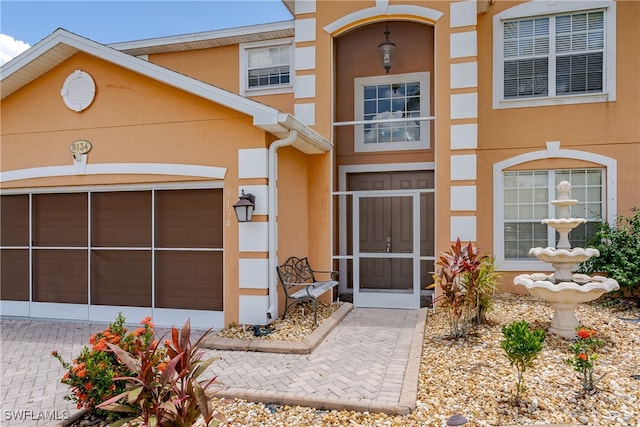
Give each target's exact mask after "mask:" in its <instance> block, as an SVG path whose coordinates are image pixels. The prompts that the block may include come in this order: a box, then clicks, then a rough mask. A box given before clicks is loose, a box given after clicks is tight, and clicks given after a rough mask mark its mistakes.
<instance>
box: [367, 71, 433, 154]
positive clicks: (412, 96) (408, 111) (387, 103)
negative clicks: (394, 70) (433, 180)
mask: <svg viewBox="0 0 640 427" xmlns="http://www.w3.org/2000/svg"><path fill="white" fill-rule="evenodd" d="M354 87H355V94H354V99H355V119H356V125H355V126H354V129H355V135H354V138H355V151H357V152H358V151H360V152H363V151H389V150H415V149H427V148H429V139H430V127H429V117H428V116H429V102H430V101H429V100H430V97H429V73H427V72H421V73H408V74H394V75H385V76H374V77H362V78H356V79H355V81H354Z"/></svg>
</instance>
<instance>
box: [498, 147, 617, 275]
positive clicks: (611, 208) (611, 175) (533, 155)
mask: <svg viewBox="0 0 640 427" xmlns="http://www.w3.org/2000/svg"><path fill="white" fill-rule="evenodd" d="M546 145H547V149H546V150H540V151H532V152H529V153H525V154H520V155H518V156H514V157H511V158H508V159H505V160H502V161H500V162H497V163H494V165H493V235H494V240H493V253H494V254H495V257H496V264H497V265H498V268H499V270H502V271H548V270H549V268H550V267H549V264H547V263H544V262H542V261H536V260H531V261H508V260H505V257H504V187H503V180H502V174H503V171H504V170H505V169H508V168H510V167H512V166H515V165H519V164H522V163H527V162H532V161H535V160H541V159H553V158H560V159H575V160H583V161H586V162H591V163H596V164H599V165H602V166H604V168H605V183H604V185H606V188H605V191H606V195H607V198H606V200H603V202H605V204H606V218H604V219H605V220H606V221H608V222H609V223H610V224H615V222H616V217H617V212H618V210H617V198H618V193H617V182H618V166H617V165H618V162H617V160H616V159H614V158H611V157H607V156H603V155H600V154H595V153H589V152H586V151H578V150H563V149H560V142H557V141H553V142H547V144H546Z"/></svg>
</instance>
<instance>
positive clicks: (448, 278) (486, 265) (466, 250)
mask: <svg viewBox="0 0 640 427" xmlns="http://www.w3.org/2000/svg"><path fill="white" fill-rule="evenodd" d="M436 266H437V267H438V271H437V273H436V274H435V275H434V280H435V283H436V284H437V285H438V286H440V289H441V290H442V293H441V294H440V296H439V297H438V298H436V301H435V302H436V303H440V304H441V305H442V306H443V307H444V308H445V309H446V310H447V311H448V315H449V328H450V336H451V337H452V338H456V339H457V338H463V337H465V336H466V335H467V333H468V331H469V329H470V328H471V326H472V325H473V323H474V322H477V323H480V322H483V321H484V320H485V314H486V312H487V310H489V309H490V308H491V303H492V299H493V296H494V293H495V290H496V287H497V282H498V278H499V276H498V273H497V272H496V269H495V264H494V259H493V257H491V256H489V255H480V253H479V251H478V249H477V248H476V247H475V246H474V245H473V244H472V243H471V242H469V243H468V244H467V245H463V244H462V242H461V241H460V239H457V240H456V242H455V243H454V244H453V245H451V247H450V248H449V250H448V251H446V252H444V253H442V254H441V256H440V258H439V260H438V261H437V262H436Z"/></svg>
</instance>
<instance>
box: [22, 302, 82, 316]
mask: <svg viewBox="0 0 640 427" xmlns="http://www.w3.org/2000/svg"><path fill="white" fill-rule="evenodd" d="M30 308H31V317H42V318H45V319H72V320H88V319H89V306H88V305H87V304H66V303H54V302H36V301H33V302H32V303H31V307H30Z"/></svg>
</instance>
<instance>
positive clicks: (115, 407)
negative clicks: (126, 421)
mask: <svg viewBox="0 0 640 427" xmlns="http://www.w3.org/2000/svg"><path fill="white" fill-rule="evenodd" d="M97 407H99V408H100V409H104V410H105V411H114V412H127V413H130V414H135V413H137V412H138V410H137V409H135V408H132V407H131V406H127V405H123V404H122V403H109V404H107V405H105V404H104V403H103V404H101V405H99V406H96V408H97Z"/></svg>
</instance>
